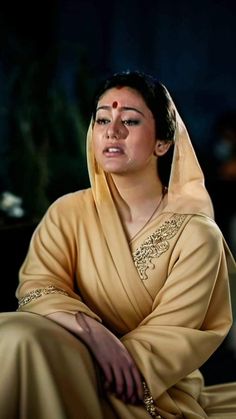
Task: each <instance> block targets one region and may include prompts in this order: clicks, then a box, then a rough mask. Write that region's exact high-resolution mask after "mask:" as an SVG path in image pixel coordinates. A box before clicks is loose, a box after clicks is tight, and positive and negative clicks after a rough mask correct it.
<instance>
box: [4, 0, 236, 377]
mask: <svg viewBox="0 0 236 419" xmlns="http://www.w3.org/2000/svg"><path fill="white" fill-rule="evenodd" d="M235 19H236V2H235V1H233V0H204V1H199V0H198V1H195V0H192V1H191V2H189V0H179V1H175V0H172V1H171V0H165V1H159V0H145V1H135V0H125V1H122V0H119V1H118V0H112V1H111V0H110V1H108V0H103V1H95V0H84V1H82V0H51V1H46V0H40V1H37V0H35V1H34V2H28V1H27V2H26V1H24V0H22V1H21V2H15V1H14V2H13V1H11V0H8V1H7V2H1V5H0V154H1V164H0V240H1V249H2V251H1V253H2V262H3V270H2V288H1V299H0V300H1V301H0V311H10V310H15V308H16V300H15V296H14V293H15V288H16V286H17V281H18V269H19V267H20V265H21V263H22V261H23V258H24V257H25V254H26V251H27V247H28V244H29V240H30V237H31V234H32V232H33V230H34V228H35V226H36V225H37V223H38V222H39V220H40V218H41V217H42V215H43V214H44V212H45V210H46V209H47V207H48V205H49V204H50V203H51V202H52V201H53V200H55V199H56V198H57V197H58V196H60V195H62V194H64V193H67V192H70V191H73V190H77V189H81V188H84V187H87V186H88V185H89V182H88V176H87V170H86V160H85V137H86V130H87V126H88V123H89V119H90V111H91V99H92V96H93V93H94V89H95V87H96V85H97V83H98V82H99V81H100V79H102V78H104V77H106V76H108V75H110V74H111V73H113V72H116V71H120V70H126V69H130V70H135V69H139V70H143V71H146V72H148V73H150V74H152V75H155V76H156V77H157V78H159V80H160V81H161V82H162V83H164V84H165V85H166V86H167V88H168V90H169V91H170V93H171V95H172V97H173V99H174V101H175V103H176V105H177V108H178V110H179V112H180V114H181V116H182V117H183V120H184V121H185V123H186V125H187V128H188V131H189V133H190V137H191V139H192V142H193V145H194V147H195V149H196V152H197V155H198V158H199V160H200V163H201V165H202V168H203V171H204V174H205V177H206V185H207V187H208V190H209V192H210V194H211V197H212V200H213V204H214V206H215V217H216V221H217V223H218V224H219V225H220V227H221V229H222V231H223V233H224V235H225V237H226V239H227V241H228V243H229V245H230V248H231V250H232V252H233V254H234V255H236V205H235V203H234V200H235V198H234V195H235V184H236V83H235V74H236V56H235V45H236V22H235ZM233 288H234V290H235V285H233ZM234 294H235V291H234ZM235 298H236V297H235ZM235 305H236V302H235V304H234V306H235ZM233 340H235V338H233V337H230V338H229V339H227V340H226V341H225V343H224V344H223V346H222V348H221V349H220V350H218V351H217V353H216V354H215V355H214V356H213V357H212V359H211V361H209V362H208V363H207V365H205V366H204V368H203V369H204V372H205V374H206V377H207V378H206V380H207V382H208V383H213V382H222V381H226V380H229V381H232V380H236V373H235V352H236V344H235V343H232V342H233Z"/></svg>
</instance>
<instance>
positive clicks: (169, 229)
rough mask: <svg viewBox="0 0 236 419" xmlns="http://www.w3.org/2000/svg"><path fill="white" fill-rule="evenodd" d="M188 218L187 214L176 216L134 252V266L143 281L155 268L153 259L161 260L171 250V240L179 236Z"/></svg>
mask: <svg viewBox="0 0 236 419" xmlns="http://www.w3.org/2000/svg"><path fill="white" fill-rule="evenodd" d="M186 217H187V215H185V214H174V215H173V216H172V217H171V218H170V220H168V221H165V223H164V224H163V225H161V227H160V228H158V229H157V230H156V231H154V233H152V234H151V235H150V236H149V237H148V238H147V239H146V240H145V241H144V242H143V244H141V246H140V247H139V248H138V249H137V250H136V251H135V252H133V260H134V264H135V266H136V268H137V270H138V273H139V276H140V278H141V279H142V280H145V279H148V275H147V270H148V269H154V268H155V264H154V263H153V259H154V258H159V257H160V256H161V255H162V254H163V253H164V252H166V251H167V250H168V249H169V247H170V244H169V240H170V239H171V238H172V237H174V236H175V235H176V234H177V232H178V230H179V229H180V227H181V225H182V224H183V222H184V220H185V219H186Z"/></svg>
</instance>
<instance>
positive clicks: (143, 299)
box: [0, 189, 236, 419]
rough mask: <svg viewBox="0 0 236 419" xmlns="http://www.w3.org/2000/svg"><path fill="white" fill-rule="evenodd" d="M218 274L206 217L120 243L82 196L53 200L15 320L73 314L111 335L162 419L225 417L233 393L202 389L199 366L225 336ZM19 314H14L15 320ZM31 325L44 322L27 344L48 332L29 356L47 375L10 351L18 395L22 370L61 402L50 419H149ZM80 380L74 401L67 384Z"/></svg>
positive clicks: (234, 400)
mask: <svg viewBox="0 0 236 419" xmlns="http://www.w3.org/2000/svg"><path fill="white" fill-rule="evenodd" d="M228 275H229V274H228V265H227V258H226V248H225V244H224V239H223V237H222V234H221V232H220V230H219V229H218V227H217V226H216V224H215V223H214V221H212V220H211V219H210V218H208V217H206V216H202V215H185V214H176V213H162V214H161V215H159V216H158V217H157V218H156V219H153V220H152V221H151V222H150V223H149V225H147V226H145V228H144V229H143V230H142V231H140V232H139V233H138V234H137V235H136V237H135V238H134V239H133V240H132V241H131V242H129V241H128V240H127V237H126V235H125V233H124V229H123V227H122V225H121V223H120V221H119V218H118V217H115V218H113V219H112V220H111V219H109V217H107V219H106V222H105V221H104V220H103V221H102V222H101V218H100V217H99V215H98V213H97V209H96V206H95V205H94V201H93V197H92V193H91V190H90V189H88V190H86V191H81V192H78V193H73V194H68V195H67V196H64V197H62V198H60V199H59V200H57V201H56V202H55V203H54V204H53V205H52V206H51V207H50V208H49V210H48V211H47V213H46V215H45V216H44V218H43V219H42V221H41V223H40V224H39V226H38V227H37V229H36V231H35V233H34V235H33V237H32V240H31V244H30V249H29V252H28V254H27V257H26V259H25V262H24V264H23V266H22V268H21V271H20V284H19V287H18V290H17V297H18V298H19V311H26V312H31V313H35V314H39V315H41V316H47V315H48V314H50V313H54V312H56V311H64V312H69V313H76V312H77V311H81V312H84V313H86V314H88V315H90V316H92V317H93V318H95V319H97V320H98V321H101V322H103V323H104V324H105V325H106V326H107V327H108V328H109V329H110V330H111V331H112V332H113V333H115V334H116V335H117V336H120V338H121V340H122V342H123V343H124V345H125V346H126V347H127V349H128V350H129V352H130V354H131V355H132V357H133V359H134V360H135V362H136V364H137V366H138V368H139V370H140V372H141V374H142V376H143V377H144V379H145V381H146V383H147V387H148V389H149V391H150V393H151V396H152V398H153V400H154V403H155V405H156V407H157V414H158V415H160V416H161V417H163V418H165V419H171V418H188V419H195V418H204V417H205V418H207V417H212V418H213V417H214V418H218V419H224V418H233V417H235V414H236V396H235V394H236V384H235V385H234V384H232V385H228V386H227V385H226V386H222V387H214V388H213V389H209V391H208V389H206V388H205V387H204V382H203V378H202V376H201V374H200V372H199V371H198V368H199V367H200V366H201V365H202V364H203V363H204V362H205V361H206V360H207V359H208V358H209V357H210V355H211V354H212V353H213V352H214V351H215V350H216V348H217V347H218V346H219V345H220V343H221V342H222V340H223V339H224V337H225V336H226V334H227V332H228V330H229V328H230V326H231V322H232V315H231V306H230V294H229V282H228ZM10 314H11V313H10ZM10 314H9V315H10ZM9 315H8V314H5V315H4V316H7V317H8V316H9ZM20 315H23V313H20V312H19V313H14V316H20ZM24 315H29V313H24ZM2 316H3V315H1V318H2ZM31 316H35V315H32V314H30V317H31ZM41 316H36V317H37V319H40V321H39V320H38V321H39V322H41V321H44V324H43V325H41V326H40V327H41V330H42V332H41V334H40V333H36V336H37V338H39V337H40V338H42V335H43V330H44V328H45V330H47V328H48V327H49V324H50V327H49V329H50V328H52V329H53V330H55V332H52V335H51V334H50V333H46V335H47V339H46V338H45V342H44V344H43V345H42V346H41V351H38V352H37V351H36V352H37V353H40V356H41V358H43V357H45V362H42V368H41V370H40V371H45V372H44V373H42V372H41V373H40V371H39V370H37V368H36V367H35V368H34V365H36V364H37V362H38V361H37V362H36V361H35V360H34V361H33V360H32V358H33V357H34V355H33V354H32V353H33V350H32V351H31V356H29V352H30V351H28V352H27V351H26V352H25V351H24V350H23V349H21V350H20V351H18V352H17V351H16V353H15V355H13V359H15V368H17V366H18V381H17V383H16V384H15V386H16V387H17V386H18V385H20V384H19V383H20V382H22V383H24V378H25V379H26V377H25V376H24V373H23V372H24V371H28V370H29V371H34V373H33V372H32V375H33V374H35V377H37V376H38V375H40V374H42V375H43V376H44V377H46V378H45V379H44V380H43V381H44V383H50V388H51V390H52V391H51V392H48V395H49V394H51V393H52V394H51V395H49V399H50V400H54V401H55V400H57V398H60V396H59V395H63V397H62V401H61V404H59V405H58V406H59V407H58V408H57V409H58V413H57V415H58V416H57V415H54V417H57V418H58V419H65V418H69V419H72V418H73V419H74V418H77V417H78V418H83V414H85V413H82V412H86V408H85V405H86V406H87V407H88V408H90V409H91V404H92V401H93V403H94V406H96V408H94V410H93V412H92V413H88V414H87V413H86V414H87V416H84V418H88V419H89V418H90V417H91V418H96V419H97V418H98V419H99V418H100V417H104V418H111V419H112V418H113V417H117V418H122V419H123V418H124V419H126V418H127V419H135V418H140V419H141V418H142V419H146V418H148V417H150V415H149V414H148V413H147V411H146V410H145V408H144V406H130V405H127V404H125V403H123V402H122V401H120V400H118V399H116V398H115V397H114V396H112V395H105V396H104V395H102V396H101V395H100V393H99V390H98V382H99V377H98V378H97V375H99V374H97V372H96V374H95V371H97V370H96V368H94V363H93V361H92V359H91V355H90V354H89V353H88V351H87V349H86V348H84V345H83V344H81V342H79V341H78V339H77V338H75V337H74V336H73V335H70V333H69V332H67V331H65V330H64V329H63V328H61V327H60V326H58V325H54V324H52V322H51V321H49V320H48V319H43V318H41ZM2 319H3V318H2ZM3 320H4V319H3ZM4 321H7V320H6V319H5V320H4ZM4 321H3V323H4ZM9 321H10V320H9ZM23 323H24V322H23ZM23 323H22V324H23ZM46 324H47V325H46ZM0 327H1V326H0ZM22 328H23V326H22ZM23 329H24V328H23ZM33 336H34V339H36V338H35V335H34V334H33ZM55 337H56V340H57V343H55V342H54V338H55ZM32 339H33V338H32ZM68 340H69V341H70V344H71V346H72V347H73V348H74V349H73V350H72V352H73V351H74V352H73V355H71V352H70V351H71V349H70V344H68V345H66V343H65V342H67V341H68ZM5 342H7V332H6V334H5ZM75 342H76V343H75ZM4 345H5V346H4V348H5V349H6V347H7V344H6V343H5V344H4ZM35 345H36V344H35ZM36 346H37V345H36ZM33 347H34V345H33V344H32V348H33ZM61 347H62V348H63V350H61ZM75 348H76V349H75ZM82 348H83V349H82ZM0 351H1V353H2V349H0ZM81 354H82V355H81ZM85 354H86V355H85ZM35 356H36V355H35ZM54 357H55V358H54ZM77 357H78V359H79V361H78V363H79V365H78V368H76V364H77V361H76V359H77ZM53 360H54V361H53ZM30 361H31V362H32V364H31V367H30ZM81 361H82V362H81ZM19 365H21V367H19ZM22 365H25V368H23V367H22ZM50 368H52V370H50ZM62 370H63V374H64V375H63V374H62V376H61V375H60V374H61V373H62ZM19 371H21V373H20V372H19ZM82 371H83V372H82ZM86 374H87V375H86ZM85 376H86V377H87V378H86V379H85V378H84V379H83V380H84V382H87V384H86V390H84V391H83V390H81V388H80V385H79V387H76V383H77V382H78V383H79V382H80V377H85ZM88 376H89V378H88ZM21 380H22V381H21ZM83 380H82V381H83ZM26 382H27V379H26ZM29 382H30V381H29ZM36 382H37V380H36V379H35V383H36ZM65 382H67V383H68V382H70V384H68V388H69V389H71V391H65V385H66V384H65ZM48 385H49V384H48ZM35 386H36V384H35ZM74 386H75V387H76V390H75V389H74ZM22 388H23V390H22V392H21V397H20V398H18V403H19V405H21V406H23V405H24V406H26V405H27V401H28V402H29V399H30V398H29V397H26V394H24V389H25V391H26V389H27V386H25V387H24V385H23V387H22ZM43 388H44V385H43V383H42V385H40V384H38V385H37V386H36V388H35V391H34V394H35V396H34V397H33V399H32V400H31V402H30V403H31V409H33V408H34V405H35V406H37V408H39V404H40V402H39V400H42V395H43V394H45V393H44V391H43ZM53 389H55V391H54V390H53ZM73 389H74V390H73ZM15 391H17V390H15ZM32 391H33V390H32ZM53 392H54V393H53ZM67 393H68V398H67ZM53 394H54V395H53ZM79 394H80V396H79ZM81 397H82V398H81ZM91 400H92V401H91ZM66 406H67V407H66ZM68 406H70V408H68ZM0 407H1V406H0ZM67 409H69V410H67ZM80 409H82V410H81V411H80ZM95 411H96V412H97V413H95ZM59 412H60V413H59ZM68 412H69V413H68ZM104 412H105V413H104ZM76 415H77V416H76ZM89 415H90V416H89ZM99 415H100V416H99ZM13 417H14V416H13ZM20 417H21V416H20ZM22 417H24V416H23V415H22ZM34 417H35V416H34ZM41 417H42V416H41ZM157 417H158V416H157ZM6 418H7V416H6ZM6 418H5V417H3V418H1V419H6ZM24 419H28V418H27V416H25V417H24ZM44 419H45V417H44Z"/></svg>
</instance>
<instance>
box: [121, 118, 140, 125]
mask: <svg viewBox="0 0 236 419" xmlns="http://www.w3.org/2000/svg"><path fill="white" fill-rule="evenodd" d="M139 122H140V121H139V120H138V119H125V120H124V121H122V123H123V125H128V126H132V125H138V124H139Z"/></svg>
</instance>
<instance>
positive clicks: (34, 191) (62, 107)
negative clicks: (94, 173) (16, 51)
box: [10, 61, 88, 220]
mask: <svg viewBox="0 0 236 419" xmlns="http://www.w3.org/2000/svg"><path fill="white" fill-rule="evenodd" d="M48 68H50V66H47V63H45V62H44V63H41V62H37V61H33V62H30V63H28V66H27V68H26V66H21V68H20V69H19V72H18V74H17V77H15V81H14V83H12V92H11V94H12V109H11V115H10V118H11V120H10V124H11V132H10V141H11V149H12V153H11V155H10V166H11V176H12V185H13V190H14V193H16V194H17V195H18V196H21V197H22V199H23V206H24V209H25V211H26V216H27V217H29V218H31V219H36V220H37V219H39V218H41V216H42V215H43V214H44V212H45V210H46V209H47V207H48V205H49V204H50V203H51V202H52V201H53V200H55V199H56V198H57V197H59V196H61V195H62V194H65V193H67V192H70V191H73V190H76V189H80V188H83V187H85V186H87V185H88V177H87V170H86V158H85V154H86V153H85V138H86V128H85V126H86V125H87V123H85V121H84V118H83V117H82V116H81V114H82V113H81V111H80V109H79V106H78V104H77V103H76V104H71V103H69V100H68V99H67V97H66V94H65V92H64V91H63V89H62V88H60V87H58V86H55V85H54V87H51V86H50V84H49V83H48V80H47V74H46V71H48ZM14 71H15V70H14Z"/></svg>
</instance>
